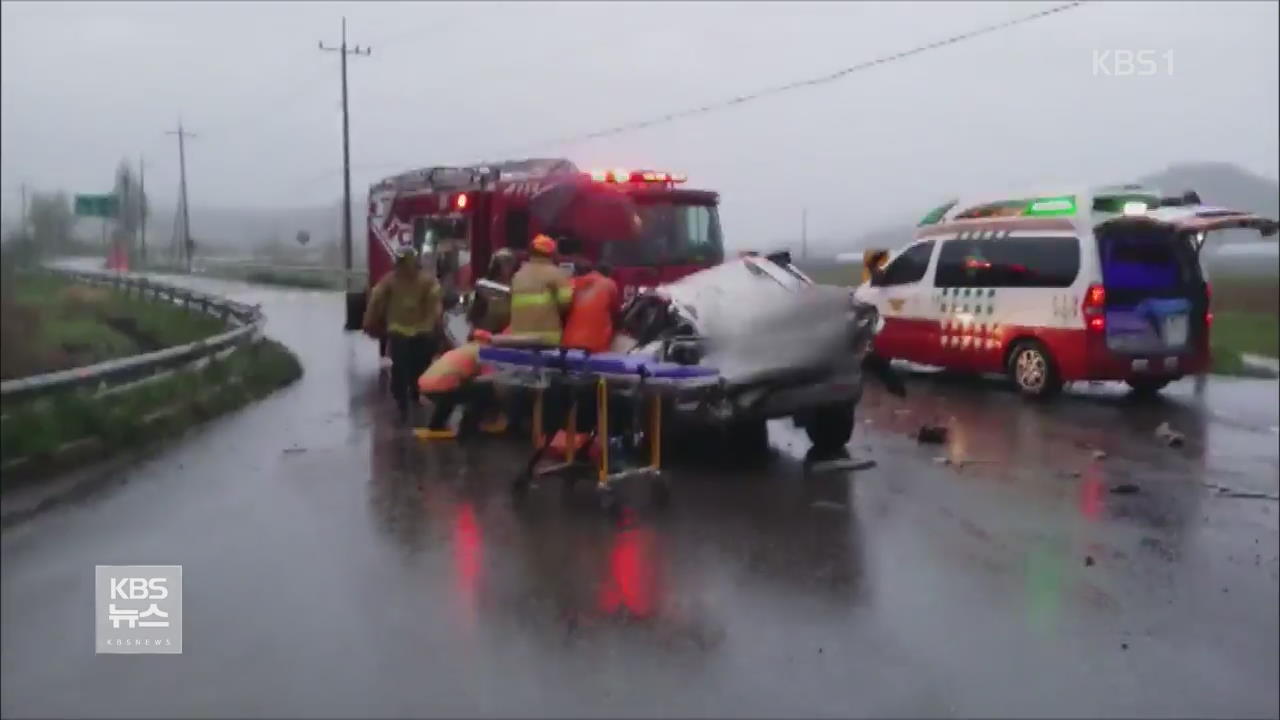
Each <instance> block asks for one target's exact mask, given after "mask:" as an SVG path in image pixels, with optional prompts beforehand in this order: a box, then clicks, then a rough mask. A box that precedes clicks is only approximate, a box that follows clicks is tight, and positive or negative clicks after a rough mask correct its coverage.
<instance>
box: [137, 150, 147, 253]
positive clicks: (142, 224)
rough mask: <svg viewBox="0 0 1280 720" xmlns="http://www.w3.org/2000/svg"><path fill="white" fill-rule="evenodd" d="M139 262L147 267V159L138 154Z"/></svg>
mask: <svg viewBox="0 0 1280 720" xmlns="http://www.w3.org/2000/svg"><path fill="white" fill-rule="evenodd" d="M138 196H139V197H138V262H139V263H140V264H141V265H142V269H143V270H146V269H147V161H146V159H145V158H143V157H142V156H141V155H139V156H138Z"/></svg>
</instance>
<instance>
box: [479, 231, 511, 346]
mask: <svg viewBox="0 0 1280 720" xmlns="http://www.w3.org/2000/svg"><path fill="white" fill-rule="evenodd" d="M517 264H518V261H517V259H516V255H515V253H513V252H511V251H510V250H508V249H507V248H502V249H500V250H498V251H497V252H495V253H494V254H493V258H492V259H490V260H489V271H488V272H487V273H485V279H486V280H489V281H490V282H495V283H497V284H499V285H506V286H507V287H510V286H511V278H512V276H513V275H515V273H516V265H517ZM467 320H468V321H469V322H470V323H471V327H473V328H475V329H477V330H484V331H486V332H489V333H491V334H495V335H496V334H498V333H500V332H502V331H503V330H505V329H506V327H507V325H509V324H510V323H511V298H510V297H509V296H504V295H502V294H500V293H495V292H489V291H487V290H485V289H484V288H477V289H476V295H475V299H474V300H473V301H472V303H471V310H470V311H469V312H468V313H467Z"/></svg>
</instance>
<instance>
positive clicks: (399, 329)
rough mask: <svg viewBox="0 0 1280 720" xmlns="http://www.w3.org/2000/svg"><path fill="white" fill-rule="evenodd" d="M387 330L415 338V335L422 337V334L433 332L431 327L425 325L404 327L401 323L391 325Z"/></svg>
mask: <svg viewBox="0 0 1280 720" xmlns="http://www.w3.org/2000/svg"><path fill="white" fill-rule="evenodd" d="M387 330H388V331H390V332H393V333H395V334H397V335H408V336H413V335H420V334H422V333H425V332H429V331H430V330H431V326H430V325H428V324H425V323H424V324H421V325H402V324H400V323H389V324H388V325H387Z"/></svg>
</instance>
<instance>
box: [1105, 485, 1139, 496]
mask: <svg viewBox="0 0 1280 720" xmlns="http://www.w3.org/2000/svg"><path fill="white" fill-rule="evenodd" d="M1139 492H1142V488H1140V487H1138V486H1137V485H1134V484H1132V483H1121V484H1119V485H1116V486H1115V487H1113V488H1111V494H1112V495H1137V494H1138V493H1139Z"/></svg>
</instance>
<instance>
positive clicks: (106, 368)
mask: <svg viewBox="0 0 1280 720" xmlns="http://www.w3.org/2000/svg"><path fill="white" fill-rule="evenodd" d="M43 272H50V273H54V274H57V275H62V276H64V277H69V278H71V279H73V280H76V281H78V282H82V283H85V284H89V285H100V286H105V287H111V288H113V289H115V290H119V291H121V292H123V293H125V294H126V295H129V294H132V293H134V292H136V293H138V295H139V297H142V298H146V297H148V296H151V297H153V298H154V299H156V300H160V301H168V302H171V303H173V304H175V305H183V306H185V307H186V308H188V309H198V310H199V311H200V312H203V313H205V314H208V315H213V316H215V317H221V318H222V319H223V320H224V321H225V322H227V323H228V324H230V325H233V326H234V327H233V328H232V329H231V330H228V331H227V332H223V333H219V334H217V335H214V336H212V337H207V338H204V339H203V340H197V341H195V342H191V343H187V344H185V345H176V346H174V347H169V348H164V349H163V350H156V351H154V352H149V353H142V354H140V355H133V356H130V357H126V358H118V359H115V360H107V361H105V362H100V363H97V364H94V365H85V366H83V367H78V368H71V369H69V370H59V371H57V372H51V373H44V374H42V375H31V376H29V377H25V378H17V379H14V380H5V381H4V382H0V399H4V400H12V399H16V398H21V397H30V396H34V395H40V394H45V393H50V392H54V391H60V390H68V389H72V388H78V387H85V386H96V387H102V386H104V385H114V384H119V383H125V382H132V381H135V380H138V379H139V378H144V377H146V376H149V375H155V374H157V373H160V372H164V371H169V370H173V369H176V368H180V367H183V366H186V365H190V364H193V363H196V362H201V361H203V360H205V359H206V358H209V357H211V356H213V355H215V354H217V353H220V352H222V351H224V350H228V349H230V348H233V347H235V346H237V345H241V344H244V343H248V342H251V341H253V340H254V339H256V338H257V336H258V335H259V333H260V332H261V330H262V323H263V320H264V318H263V315H262V310H261V309H260V308H259V306H257V305H246V304H244V303H238V302H235V301H233V300H227V299H226V298H222V297H219V296H217V295H210V294H207V293H201V292H196V291H194V290H190V289H187V288H182V287H178V286H175V285H169V284H167V283H160V282H156V281H154V280H149V279H147V278H146V277H143V276H140V275H126V274H120V273H106V272H85V271H76V270H62V269H54V268H46V269H44V270H43Z"/></svg>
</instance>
